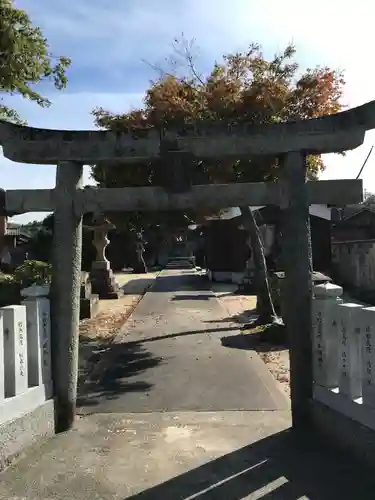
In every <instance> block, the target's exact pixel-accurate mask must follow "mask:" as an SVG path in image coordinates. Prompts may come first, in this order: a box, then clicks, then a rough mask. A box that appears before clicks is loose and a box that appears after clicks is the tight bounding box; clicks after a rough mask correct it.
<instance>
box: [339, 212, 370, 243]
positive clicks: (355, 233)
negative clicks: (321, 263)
mask: <svg viewBox="0 0 375 500" xmlns="http://www.w3.org/2000/svg"><path fill="white" fill-rule="evenodd" d="M332 222H333V225H332V240H333V241H354V240H356V241H364V240H373V239H374V240H375V205H348V206H347V207H345V208H343V209H341V210H337V211H336V213H335V216H334V218H333V221H332Z"/></svg>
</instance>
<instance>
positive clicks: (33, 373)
mask: <svg viewBox="0 0 375 500" xmlns="http://www.w3.org/2000/svg"><path fill="white" fill-rule="evenodd" d="M49 292H50V288H49V286H48V285H32V286H31V287H29V288H25V289H23V290H22V291H21V295H22V297H24V300H23V301H22V304H23V305H24V306H26V317H27V346H28V353H27V357H28V368H29V370H28V378H29V386H30V387H32V386H39V385H43V384H49V383H50V382H51V380H52V372H51V314H50V301H49V298H48V297H49Z"/></svg>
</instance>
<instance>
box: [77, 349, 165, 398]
mask: <svg viewBox="0 0 375 500" xmlns="http://www.w3.org/2000/svg"><path fill="white" fill-rule="evenodd" d="M92 344H94V346H93V345H92ZM85 347H86V348H88V349H91V350H92V351H93V354H92V355H91V357H90V358H89V359H88V362H87V363H85V365H84V366H83V367H82V368H81V370H80V373H79V378H78V394H77V406H95V405H97V404H99V402H101V400H102V399H103V398H106V399H108V400H111V399H116V398H118V397H120V396H121V395H122V394H125V393H127V392H142V391H148V390H150V389H151V388H152V385H151V384H149V383H146V382H142V381H139V380H138V381H134V382H133V381H131V378H132V377H134V376H136V375H138V374H139V373H143V372H145V371H146V370H148V369H149V368H154V367H155V366H157V365H159V364H160V363H161V362H162V359H161V358H158V357H156V356H154V355H152V354H151V353H150V352H149V351H148V350H147V349H146V348H145V347H144V346H142V345H141V344H140V343H138V342H127V343H121V344H118V343H110V344H109V343H94V342H91V343H90V342H85V341H84V345H83V348H85Z"/></svg>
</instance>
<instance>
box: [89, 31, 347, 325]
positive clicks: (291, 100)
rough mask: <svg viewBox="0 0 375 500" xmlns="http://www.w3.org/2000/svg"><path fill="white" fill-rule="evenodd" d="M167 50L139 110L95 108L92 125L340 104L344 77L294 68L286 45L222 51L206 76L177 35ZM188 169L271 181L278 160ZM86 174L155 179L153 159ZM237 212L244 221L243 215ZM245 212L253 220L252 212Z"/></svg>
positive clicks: (200, 174) (182, 122)
mask: <svg viewBox="0 0 375 500" xmlns="http://www.w3.org/2000/svg"><path fill="white" fill-rule="evenodd" d="M173 49H174V50H173V56H172V59H169V60H168V71H165V70H162V69H160V68H159V67H156V68H155V69H156V70H158V71H159V77H158V78H157V79H156V81H154V82H153V83H152V84H151V86H150V88H149V89H148V91H147V92H146V95H145V99H144V106H143V108H142V109H138V110H135V111H131V112H127V113H123V114H121V113H119V114H113V113H110V112H108V111H105V110H104V109H102V108H97V109H95V110H94V111H93V115H94V118H95V122H96V125H97V126H98V127H100V128H104V129H107V130H108V129H109V130H113V131H121V130H124V128H128V127H137V128H138V127H145V128H148V127H153V128H157V129H168V128H180V129H181V128H183V127H188V126H194V125H195V124H199V123H205V124H209V123H216V122H221V123H223V124H228V125H233V124H238V123H245V122H246V123H252V124H267V123H282V122H286V121H294V120H301V119H310V118H316V117H319V116H323V115H328V114H333V113H336V112H338V111H340V110H341V109H342V103H341V98H342V94H343V89H344V84H345V82H344V78H343V74H342V73H341V72H340V71H336V70H333V69H331V68H328V67H319V66H318V67H316V68H312V69H307V70H305V71H301V70H300V68H299V65H298V63H297V62H296V59H295V55H296V49H295V47H294V46H293V45H288V46H287V47H286V48H285V50H284V51H283V52H282V53H281V54H277V55H275V56H273V57H271V58H266V57H265V56H264V54H263V52H262V49H261V46H260V45H258V44H251V45H250V46H249V48H248V50H246V51H243V52H238V53H235V54H227V55H224V56H223V58H222V61H221V62H217V63H215V64H214V65H213V68H212V70H211V72H209V73H208V74H206V75H204V74H201V73H199V71H198V70H197V68H196V65H195V62H196V58H195V57H194V55H193V50H194V43H193V42H187V41H186V40H184V39H182V40H177V39H176V40H175V42H174V48H173ZM193 168H194V173H193V179H194V182H195V183H196V184H204V183H208V182H210V183H228V182H260V181H274V180H277V179H278V176H279V160H278V158H275V157H269V156H262V157H257V158H252V159H251V160H245V161H244V160H239V161H235V162H233V161H225V162H215V163H212V162H211V163H209V162H207V161H198V162H197V163H196V164H195V165H194V166H193ZM323 168H324V165H323V161H322V158H321V157H320V156H309V157H308V158H307V171H308V176H309V178H310V179H316V178H317V177H318V175H319V172H321V171H322V170H323ZM93 177H94V179H95V180H97V181H98V183H99V185H102V186H106V187H111V186H117V187H120V186H140V185H148V184H152V183H153V181H154V179H155V163H153V162H147V163H145V164H143V165H139V164H137V165H126V166H125V165H123V166H121V165H118V164H109V163H104V164H98V165H96V166H95V167H93ZM249 212H250V211H249ZM243 215H244V220H245V219H246V217H245V215H246V214H243ZM201 216H202V213H189V214H178V213H173V212H171V213H169V214H165V213H163V214H148V215H145V214H139V213H138V214H133V215H130V216H129V218H127V222H128V227H129V225H137V224H138V225H139V224H140V225H142V224H143V225H149V224H151V225H152V224H154V223H156V221H157V222H158V223H159V224H160V225H162V226H167V227H169V228H170V227H171V226H172V227H175V226H176V225H177V227H178V225H179V224H182V225H186V224H187V221H197V220H199V218H200V217H201ZM247 216H248V217H250V218H251V217H252V215H251V213H250V214H249V213H248V214H247ZM251 222H252V224H251V225H250V226H249V225H248V228H249V232H250V233H251V236H252V238H251V239H252V241H253V249H254V250H255V252H254V254H255V255H257V256H258V262H257V263H258V266H256V268H259V269H260V272H261V277H260V278H259V279H258V282H259V283H263V284H264V286H263V300H262V303H263V304H266V306H265V316H266V317H267V318H269V317H270V316H271V317H273V316H274V315H275V312H274V308H273V306H272V301H270V293H269V287H268V282H267V274H266V271H265V268H264V255H263V251H262V249H259V245H258V244H259V234H258V236H257V233H256V230H257V227H256V224H255V220H254V219H253V218H252V219H251ZM256 241H257V242H258V244H256V243H255V242H256ZM254 245H257V246H256V248H254ZM260 250H261V251H260ZM262 255H263V261H262V262H261V261H259V259H262ZM259 269H258V270H259ZM261 288H262V287H261Z"/></svg>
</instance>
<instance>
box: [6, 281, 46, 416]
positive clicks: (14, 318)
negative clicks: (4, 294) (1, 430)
mask: <svg viewBox="0 0 375 500" xmlns="http://www.w3.org/2000/svg"><path fill="white" fill-rule="evenodd" d="M48 294H49V287H48V286H37V285H33V286H31V287H30V288H26V289H24V290H22V292H21V295H22V296H23V297H24V300H23V301H22V304H21V305H14V306H7V307H2V308H0V426H1V425H2V424H5V423H6V422H10V421H13V420H15V419H17V418H19V417H22V416H24V415H26V414H27V413H30V412H32V411H34V410H35V409H37V408H38V407H39V406H41V405H43V404H44V403H45V401H47V400H48V399H50V398H51V397H52V377H51V352H50V350H51V338H50V337H51V322H50V301H49V299H48Z"/></svg>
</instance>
